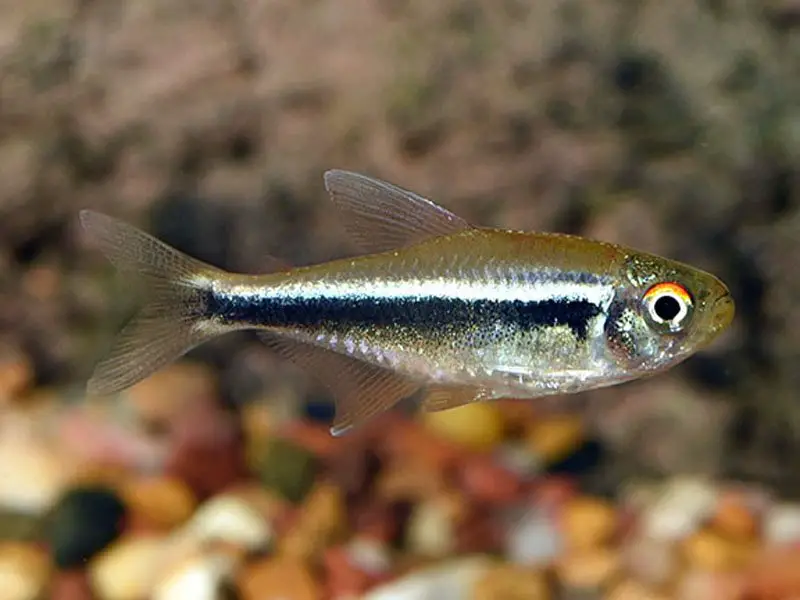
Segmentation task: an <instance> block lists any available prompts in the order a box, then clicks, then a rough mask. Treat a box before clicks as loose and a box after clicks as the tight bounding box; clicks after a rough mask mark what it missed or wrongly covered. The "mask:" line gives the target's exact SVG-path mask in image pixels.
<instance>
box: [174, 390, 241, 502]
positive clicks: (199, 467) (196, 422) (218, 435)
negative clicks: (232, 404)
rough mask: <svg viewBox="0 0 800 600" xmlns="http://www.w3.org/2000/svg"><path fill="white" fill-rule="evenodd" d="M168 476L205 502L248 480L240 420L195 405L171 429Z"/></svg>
mask: <svg viewBox="0 0 800 600" xmlns="http://www.w3.org/2000/svg"><path fill="white" fill-rule="evenodd" d="M169 439H170V453H169V456H168V458H167V460H166V464H165V474H166V475H167V476H171V477H175V478H177V479H179V480H181V481H183V482H184V483H186V484H187V485H188V486H189V488H190V489H191V490H192V492H193V493H194V495H195V496H196V497H197V498H198V499H199V500H203V499H205V498H208V497H209V496H212V495H214V494H215V493H217V492H220V491H222V490H223V489H225V488H226V487H228V486H231V485H233V484H235V483H237V482H239V481H242V480H243V479H245V478H246V474H247V465H246V462H247V461H246V450H245V441H244V435H243V433H242V430H241V428H240V426H239V423H238V421H237V419H236V418H235V417H234V416H233V415H231V414H229V413H227V412H224V411H222V410H220V409H217V408H214V407H207V406H202V405H200V406H194V407H192V410H190V411H186V412H185V413H184V414H183V415H182V416H181V418H180V419H176V420H175V421H174V422H173V423H172V425H171V428H170V437H169Z"/></svg>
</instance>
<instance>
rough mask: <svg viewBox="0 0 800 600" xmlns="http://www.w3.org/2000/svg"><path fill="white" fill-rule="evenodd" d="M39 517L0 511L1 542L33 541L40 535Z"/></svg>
mask: <svg viewBox="0 0 800 600" xmlns="http://www.w3.org/2000/svg"><path fill="white" fill-rule="evenodd" d="M40 522H41V519H40V517H39V516H38V515H32V514H28V513H23V512H17V511H11V510H3V509H0V542H6V541H19V542H26V541H33V540H35V539H36V536H37V535H38V533H39V525H40Z"/></svg>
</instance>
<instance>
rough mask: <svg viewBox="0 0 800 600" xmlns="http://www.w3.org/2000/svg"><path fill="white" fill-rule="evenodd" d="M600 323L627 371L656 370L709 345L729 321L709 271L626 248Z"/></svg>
mask: <svg viewBox="0 0 800 600" xmlns="http://www.w3.org/2000/svg"><path fill="white" fill-rule="evenodd" d="M619 281H620V282H621V284H620V285H619V287H618V289H617V291H616V293H615V297H614V299H613V301H612V302H611V305H610V307H609V311H608V317H607V319H606V324H605V330H604V333H605V342H606V346H607V349H608V350H609V351H610V353H611V354H612V355H613V357H614V359H615V362H616V363H617V364H618V365H619V367H620V368H622V369H624V370H625V371H627V372H628V373H636V374H645V373H646V372H652V371H661V370H665V369H668V368H670V367H673V366H675V365H676V364H678V363H680V362H682V361H684V360H686V359H687V358H688V357H690V356H691V355H692V354H694V353H695V352H697V351H698V350H701V349H703V348H705V347H706V346H708V345H709V344H711V342H713V341H714V340H715V339H716V338H717V337H718V336H719V335H720V334H721V333H722V332H723V331H725V330H726V329H727V328H728V326H729V325H730V324H731V322H732V320H733V316H734V313H735V307H734V301H733V299H732V298H731V294H730V291H729V289H728V288H727V286H726V285H725V284H724V283H723V282H722V281H720V280H719V279H718V278H717V277H715V276H714V275H712V274H711V273H707V272H705V271H703V270H700V269H697V268H694V267H691V266H689V265H686V264H683V263H680V262H677V261H672V260H669V259H665V258H661V257H658V256H654V255H649V254H644V253H637V252H631V253H629V254H627V255H626V257H625V260H624V261H623V265H622V273H621V274H620V278H619Z"/></svg>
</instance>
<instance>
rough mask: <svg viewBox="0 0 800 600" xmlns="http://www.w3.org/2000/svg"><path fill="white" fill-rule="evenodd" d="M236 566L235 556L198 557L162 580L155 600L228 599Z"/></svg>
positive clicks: (154, 595) (154, 596)
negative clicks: (228, 585)
mask: <svg viewBox="0 0 800 600" xmlns="http://www.w3.org/2000/svg"><path fill="white" fill-rule="evenodd" d="M235 564H236V561H235V559H234V558H233V557H231V556H225V555H206V556H199V557H195V558H194V559H193V560H190V561H188V562H186V563H184V564H183V565H180V566H179V567H178V568H176V569H175V570H173V571H172V572H171V573H170V574H168V575H167V576H166V577H164V578H162V580H161V581H160V582H159V583H158V584H157V585H156V587H155V590H154V593H153V600H184V598H192V600H219V599H221V598H223V597H224V593H223V591H224V588H225V586H226V584H227V583H228V581H229V579H230V577H231V575H232V574H233V571H234V568H235Z"/></svg>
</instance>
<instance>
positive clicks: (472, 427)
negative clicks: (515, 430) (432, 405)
mask: <svg viewBox="0 0 800 600" xmlns="http://www.w3.org/2000/svg"><path fill="white" fill-rule="evenodd" d="M422 420H423V422H424V424H425V426H426V427H427V428H428V429H429V430H430V431H432V432H433V433H435V434H436V435H438V436H441V437H443V438H444V439H447V440H450V441H452V442H454V443H456V444H458V445H459V446H462V447H464V448H468V449H470V450H478V451H484V450H491V449H492V448H494V447H495V446H496V445H497V444H498V443H500V441H502V439H503V437H504V436H505V423H504V420H503V415H502V413H501V412H500V410H499V409H498V408H497V407H496V406H494V405H493V404H492V403H491V402H475V403H474V404H467V405H464V406H459V407H457V408H453V409H451V410H443V411H436V412H426V413H423V415H422Z"/></svg>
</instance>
